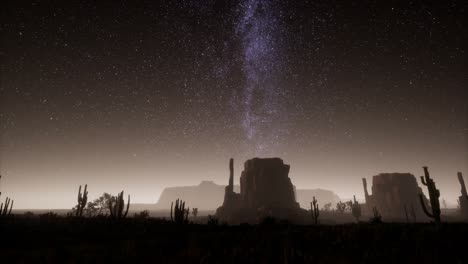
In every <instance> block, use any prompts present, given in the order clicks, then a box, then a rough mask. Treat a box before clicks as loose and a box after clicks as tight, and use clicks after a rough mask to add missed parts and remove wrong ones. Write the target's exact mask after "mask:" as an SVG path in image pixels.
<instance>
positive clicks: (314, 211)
mask: <svg viewBox="0 0 468 264" xmlns="http://www.w3.org/2000/svg"><path fill="white" fill-rule="evenodd" d="M310 214H311V215H312V219H314V223H315V224H318V218H319V215H320V211H319V206H318V203H317V199H315V196H314V197H313V198H312V202H311V203H310Z"/></svg>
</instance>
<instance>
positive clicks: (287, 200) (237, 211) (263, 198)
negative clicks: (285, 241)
mask: <svg viewBox="0 0 468 264" xmlns="http://www.w3.org/2000/svg"><path fill="white" fill-rule="evenodd" d="M233 163H234V160H233V159H231V160H230V161H229V170H230V175H229V184H228V186H226V188H225V195H224V202H223V205H222V206H221V207H219V208H218V209H217V210H216V215H217V216H218V217H219V218H221V219H222V220H224V221H227V222H230V223H242V222H258V221H259V220H261V219H262V218H264V217H267V216H270V217H275V218H278V219H288V220H291V221H297V220H299V219H305V216H306V215H307V211H306V210H304V209H301V208H300V206H299V203H297V202H296V196H295V192H294V186H293V184H292V182H291V179H290V178H289V176H288V175H289V168H290V167H289V165H287V164H284V163H283V160H282V159H280V158H266V159H260V158H254V159H250V160H247V161H246V162H245V163H244V170H243V171H242V173H241V177H240V193H236V192H234V191H233V186H234V185H233V183H234V169H233Z"/></svg>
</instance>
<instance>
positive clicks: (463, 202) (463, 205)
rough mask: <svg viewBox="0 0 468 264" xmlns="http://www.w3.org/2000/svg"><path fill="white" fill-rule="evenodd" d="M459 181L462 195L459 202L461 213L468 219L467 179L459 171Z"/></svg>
mask: <svg viewBox="0 0 468 264" xmlns="http://www.w3.org/2000/svg"><path fill="white" fill-rule="evenodd" d="M457 177H458V181H459V182H460V186H461V190H460V192H461V195H460V196H459V197H458V204H459V206H460V213H461V215H462V217H463V218H465V219H466V220H468V194H467V193H466V186H465V181H464V180H463V175H462V173H461V172H458V173H457Z"/></svg>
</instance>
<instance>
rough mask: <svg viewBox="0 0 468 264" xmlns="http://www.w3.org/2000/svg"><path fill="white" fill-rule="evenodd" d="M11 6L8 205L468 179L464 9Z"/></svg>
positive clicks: (4, 16) (308, 4)
mask: <svg viewBox="0 0 468 264" xmlns="http://www.w3.org/2000/svg"><path fill="white" fill-rule="evenodd" d="M81 2H84V1H77V2H74V1H26V2H21V3H19V1H8V3H6V4H2V10H1V11H0V12H1V18H0V20H1V25H0V26H1V27H0V33H1V43H0V45H1V46H0V67H1V68H0V70H1V75H0V81H1V86H0V96H1V97H0V133H1V134H0V173H1V174H2V175H3V177H2V182H1V183H0V188H1V190H2V193H4V194H6V195H9V196H12V197H13V198H14V199H15V206H16V208H70V207H72V206H73V204H74V203H75V199H76V197H75V196H76V191H77V188H78V186H79V185H80V184H85V183H87V184H88V185H89V186H88V190H89V193H90V197H91V198H94V197H97V196H98V195H99V194H102V193H103V192H104V191H106V192H112V193H116V192H117V191H120V190H122V189H124V190H125V191H126V192H127V193H130V194H131V195H132V201H135V202H141V203H154V202H156V201H157V199H158V197H159V194H160V192H161V191H162V189H163V188H164V187H166V186H176V185H196V184H198V183H199V182H200V181H202V180H214V181H215V182H217V183H219V184H226V183H227V180H228V160H229V158H231V157H233V158H234V159H235V162H236V165H235V170H236V173H235V176H236V178H237V179H236V181H238V177H239V173H240V170H241V168H242V163H243V161H245V160H246V159H248V158H252V157H255V156H258V157H281V158H283V159H284V161H285V162H286V163H287V164H290V165H291V172H290V177H291V179H292V181H293V183H294V184H295V185H296V186H297V187H298V188H325V189H330V190H333V191H335V192H336V193H337V194H338V195H340V196H341V197H345V198H349V197H352V195H353V194H357V196H358V197H362V196H363V192H362V187H361V178H362V177H367V178H368V180H370V178H371V176H372V175H376V174H378V173H380V172H410V173H413V174H415V175H416V176H419V175H421V174H422V173H423V171H422V169H421V166H423V165H427V166H429V170H430V172H432V176H433V178H434V179H435V181H436V183H437V185H438V187H439V189H440V190H441V196H442V197H443V198H444V199H446V200H447V202H448V203H449V204H450V203H452V204H455V199H456V198H457V196H458V195H459V189H460V187H459V185H458V181H457V179H456V172H457V171H462V172H463V173H464V175H465V179H466V180H468V178H467V177H468V109H467V105H468V103H467V102H468V99H467V98H468V89H467V84H468V79H467V63H466V62H467V61H468V60H467V59H468V58H467V56H466V46H468V45H467V43H466V36H467V34H466V33H467V32H466V25H465V22H464V17H465V16H466V15H465V9H466V5H465V4H463V3H462V1H459V2H457V1H441V2H440V3H439V4H430V5H429V4H425V3H424V2H423V1H368V0H364V1H334V0H331V1H310V0H309V1H308V0H304V1H279V0H270V1H268V0H236V1H220V0H205V1H198V0H192V1H190V0H179V1H175V0H174V1H162V0H161V1H132V2H131V3H130V2H118V1H112V2H109V3H106V2H104V1H99V3H94V2H91V1H89V3H81Z"/></svg>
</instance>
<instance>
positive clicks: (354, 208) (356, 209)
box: [350, 195, 361, 222]
mask: <svg viewBox="0 0 468 264" xmlns="http://www.w3.org/2000/svg"><path fill="white" fill-rule="evenodd" d="M353 198H354V202H352V201H350V202H351V212H352V214H353V216H354V218H356V221H357V222H359V218H361V205H360V204H359V202H358V201H357V200H356V195H353Z"/></svg>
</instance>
